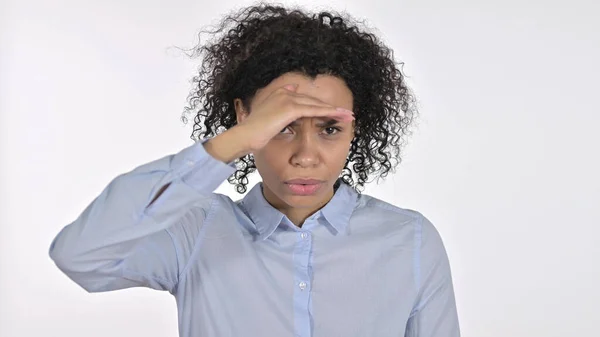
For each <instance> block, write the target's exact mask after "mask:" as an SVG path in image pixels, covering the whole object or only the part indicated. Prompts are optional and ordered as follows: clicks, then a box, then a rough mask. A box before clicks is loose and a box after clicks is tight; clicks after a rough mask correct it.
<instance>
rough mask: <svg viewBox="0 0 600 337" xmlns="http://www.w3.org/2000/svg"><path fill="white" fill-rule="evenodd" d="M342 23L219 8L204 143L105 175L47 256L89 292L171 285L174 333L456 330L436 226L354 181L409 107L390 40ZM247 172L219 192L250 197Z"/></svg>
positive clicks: (269, 10)
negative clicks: (252, 180)
mask: <svg viewBox="0 0 600 337" xmlns="http://www.w3.org/2000/svg"><path fill="white" fill-rule="evenodd" d="M351 22H352V21H351V19H350V18H349V17H347V16H345V17H342V16H339V15H334V14H331V13H327V12H322V13H319V14H314V15H311V14H307V13H305V12H303V11H301V10H288V9H286V8H283V7H278V6H271V5H265V4H260V5H259V6H252V7H249V8H245V9H243V10H241V11H239V12H238V13H236V14H232V15H231V16H229V17H226V18H225V20H223V21H222V22H221V26H220V29H219V30H218V31H216V32H215V33H217V32H219V31H222V30H225V31H226V34H224V35H223V36H221V37H220V39H218V40H216V42H214V43H213V44H211V45H207V46H203V47H201V48H200V49H198V51H199V52H200V53H203V54H205V55H204V56H205V57H204V61H203V66H202V67H201V70H200V74H199V76H197V77H195V78H194V83H195V84H196V87H195V88H194V90H193V91H192V93H191V95H190V97H189V106H188V107H186V112H185V113H184V115H185V114H189V113H191V112H193V113H195V119H194V120H195V124H194V133H193V135H192V137H193V138H194V139H195V140H197V141H196V142H195V143H194V144H193V145H191V146H189V147H187V148H184V149H182V150H181V151H180V152H178V153H176V154H173V155H168V156H165V157H163V158H160V159H157V160H155V161H152V162H150V163H146V164H144V165H141V166H139V167H137V168H135V169H133V170H132V171H130V172H127V173H124V174H121V175H119V176H117V177H116V178H114V179H113V180H112V181H111V182H110V184H109V185H108V186H107V187H106V188H105V189H104V190H103V191H102V193H101V194H100V195H99V196H98V197H97V198H96V199H95V200H93V202H92V203H91V204H90V205H89V206H88V207H87V208H86V209H85V210H84V211H83V213H82V214H81V215H80V216H79V217H78V218H77V219H76V220H75V221H74V222H73V223H71V224H69V225H68V226H66V227H65V228H64V229H63V230H62V231H61V232H60V233H59V234H58V235H57V237H56V238H55V239H54V241H53V242H52V245H51V247H50V256H51V257H52V259H53V260H54V261H55V262H56V264H57V266H58V267H59V268H60V269H61V270H62V271H63V272H64V273H66V274H67V275H68V276H69V277H70V278H71V279H72V280H73V281H75V282H77V283H78V284H79V285H80V286H82V287H83V288H85V289H86V290H87V291H90V292H101V291H110V290H116V289H123V288H128V287H139V286H143V287H150V288H154V289H159V290H167V291H169V292H170V293H171V294H173V295H174V296H175V298H176V301H177V309H178V313H179V334H180V336H186V337H192V336H193V337H199V336H276V337H283V336H290V337H300V336H302V337H309V336H315V337H325V336H327V337H331V336H346V337H347V336H357V337H359V336H360V337H365V336H376V337H388V336H389V337H392V336H394V337H398V336H419V337H434V336H435V337H446V336H448V337H450V336H459V334H460V333H459V325H458V318H457V312H456V306H455V299H454V291H453V286H452V278H451V273H450V267H449V263H448V258H447V255H446V251H445V249H444V246H443V243H442V240H441V238H440V236H439V234H438V232H437V230H436V229H435V227H434V226H433V225H432V224H431V222H429V221H428V220H427V219H426V218H425V217H424V216H423V215H421V214H420V213H418V212H416V211H412V210H408V209H403V208H400V207H397V206H393V205H391V204H388V203H386V202H384V201H382V200H379V199H377V198H375V197H372V196H368V195H365V194H361V193H360V189H361V188H362V187H363V185H364V184H365V183H366V182H367V180H368V179H369V178H370V177H373V176H378V177H384V176H385V175H386V174H387V173H388V172H389V171H390V170H393V169H394V167H395V166H396V165H397V163H398V162H399V156H398V154H399V148H400V146H401V145H402V143H403V140H404V138H403V137H404V136H405V135H407V134H408V127H409V126H410V124H411V122H412V120H413V117H414V115H415V113H416V111H415V108H414V104H413V101H414V100H413V96H412V94H411V93H410V90H409V89H408V88H407V86H406V83H405V80H404V77H403V75H402V74H401V71H400V70H399V69H398V68H397V67H396V63H395V62H394V60H393V57H392V53H391V51H390V50H389V49H388V48H386V47H385V46H383V45H382V44H381V43H380V42H379V40H378V39H377V38H376V37H375V36H374V35H372V34H369V33H365V32H362V31H361V30H359V29H358V28H357V26H355V25H351ZM230 24H233V27H230V26H228V25H230ZM184 117H185V116H184ZM198 133H202V135H199V136H198V137H195V136H197V135H198ZM254 169H258V172H259V174H260V176H261V177H262V182H260V183H258V184H257V185H255V186H254V187H253V188H252V189H251V190H250V191H249V193H248V194H247V195H246V196H245V197H244V198H243V199H241V200H238V201H233V200H231V199H230V198H229V197H227V196H224V195H221V194H217V193H213V191H214V190H215V189H216V188H217V187H218V186H219V185H220V184H221V183H222V182H223V181H224V180H225V179H227V178H229V182H231V183H234V184H235V185H236V187H237V189H238V192H240V193H244V192H245V191H246V185H247V175H248V174H249V173H251V172H252V171H253V170H254Z"/></svg>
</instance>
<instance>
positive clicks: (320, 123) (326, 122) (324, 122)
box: [290, 118, 340, 128]
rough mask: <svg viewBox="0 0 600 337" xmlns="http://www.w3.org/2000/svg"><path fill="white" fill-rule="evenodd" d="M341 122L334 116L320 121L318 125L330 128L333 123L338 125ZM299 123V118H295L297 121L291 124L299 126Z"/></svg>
mask: <svg viewBox="0 0 600 337" xmlns="http://www.w3.org/2000/svg"><path fill="white" fill-rule="evenodd" d="M339 122H340V121H338V120H336V119H333V118H332V119H328V120H326V121H322V122H318V123H317V124H316V125H317V126H318V127H324V128H328V127H330V126H333V125H336V124H338V123H339ZM298 124H299V123H298V120H295V121H293V122H291V123H290V126H297V125H298Z"/></svg>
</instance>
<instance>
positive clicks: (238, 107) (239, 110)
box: [233, 98, 248, 124]
mask: <svg viewBox="0 0 600 337" xmlns="http://www.w3.org/2000/svg"><path fill="white" fill-rule="evenodd" d="M233 104H234V106H235V116H236V119H237V123H238V124H240V123H242V122H243V121H244V119H245V118H246V117H248V111H246V109H245V108H244V103H243V102H242V100H241V99H239V98H236V99H234V100H233Z"/></svg>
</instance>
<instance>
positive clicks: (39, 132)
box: [0, 0, 600, 337]
mask: <svg viewBox="0 0 600 337" xmlns="http://www.w3.org/2000/svg"><path fill="white" fill-rule="evenodd" d="M249 3H250V2H247V1H229V0H223V1H191V0H177V1H173V0H169V1H167V0H144V1H141V0H121V1H116V0H113V1H94V2H90V1H74V0H73V1H65V0H63V1H45V2H44V1H16V0H13V1H9V2H8V3H7V2H6V1H3V2H1V8H0V39H1V41H0V112H1V120H0V146H1V147H0V150H1V156H2V157H1V160H2V161H1V167H0V169H1V171H0V173H1V175H0V178H1V180H0V186H1V188H2V190H1V192H2V193H1V194H0V198H1V200H0V201H1V202H0V205H1V208H2V209H1V211H0V224H1V234H0V262H1V269H0V276H1V277H0V336H2V337H4V336H7V337H9V336H10V337H12V336H86V337H92V336H157V337H158V336H161V337H162V336H176V335H177V315H176V307H175V302H174V299H173V298H172V297H171V295H169V294H168V293H166V292H165V293H162V292H158V291H153V290H149V289H128V290H122V291H116V292H112V293H100V294H88V293H86V292H85V291H84V290H82V289H81V288H79V287H78V286H76V285H75V284H74V283H73V282H71V281H70V280H69V279H67V277H66V276H64V275H63V274H62V273H61V272H60V271H59V270H58V269H57V268H56V267H55V266H54V265H53V263H52V261H51V260H50V259H49V257H48V255H47V251H48V247H49V245H50V242H51V240H52V238H53V237H54V236H55V235H56V234H57V233H58V231H59V230H60V229H61V228H62V227H63V226H65V225H66V224H68V223H70V222H71V221H73V220H74V219H75V218H76V217H77V216H78V215H79V213H80V212H81V211H83V209H84V207H85V206H87V205H88V204H89V203H90V202H91V201H92V200H93V198H94V197H95V196H97V195H98V194H99V193H100V192H101V190H102V189H103V188H104V187H105V186H106V185H107V184H108V182H109V181H110V180H111V179H112V178H114V177H115V176H117V175H118V174H120V173H123V172H126V171H129V170H131V169H133V168H134V167H136V166H137V165H139V164H142V163H145V162H148V161H151V160H154V159H157V158H159V157H162V156H164V155H166V154H170V153H175V152H177V151H179V149H181V148H183V147H185V146H188V145H191V140H190V138H189V136H190V132H191V124H187V125H184V124H183V123H182V122H181V121H180V120H179V117H180V114H181V112H182V108H183V106H184V105H185V98H186V96H187V94H188V92H189V89H190V83H189V80H190V79H191V77H192V76H193V75H194V73H195V71H196V67H197V66H198V65H199V62H200V60H198V59H195V60H191V59H189V58H187V56H185V55H184V54H182V53H181V52H180V51H178V50H177V49H176V48H174V47H173V46H177V47H182V48H189V47H192V46H193V45H195V44H196V43H197V42H198V39H197V33H198V32H199V30H200V29H201V28H202V27H205V26H206V25H208V24H211V23H216V22H217V21H216V20H218V19H219V18H220V17H221V16H222V15H223V14H224V13H226V12H228V11H230V10H232V9H235V8H237V7H239V6H241V5H244V4H249ZM286 3H289V2H286ZM302 4H309V6H308V7H309V8H315V7H314V6H310V3H308V2H303V3H302ZM331 6H332V8H334V9H346V10H348V11H349V13H350V14H352V15H355V16H357V17H359V18H365V19H367V20H368V21H367V22H368V24H369V25H371V26H372V27H375V28H377V31H376V33H377V34H378V35H379V36H381V37H382V39H383V40H384V41H385V42H386V43H387V44H389V45H390V47H392V48H393V49H394V50H395V54H394V55H395V57H396V58H397V60H398V61H404V62H405V63H406V66H405V67H404V70H405V72H406V73H407V74H408V75H409V76H410V83H411V84H412V86H413V88H414V90H415V92H416V94H417V96H418V98H419V101H420V109H421V119H420V122H419V127H418V129H416V130H415V133H414V135H413V137H412V138H411V141H410V143H409V144H408V147H407V148H406V151H405V157H404V161H403V163H402V165H401V166H400V167H399V168H398V171H397V173H396V174H395V175H393V176H391V177H390V178H389V179H388V180H387V181H386V183H385V184H383V185H379V186H378V185H376V184H373V185H371V186H369V187H368V188H367V190H366V191H365V193H368V194H371V195H374V196H376V197H378V198H381V199H384V200H386V201H389V202H392V203H394V204H396V205H398V206H401V207H405V208H411V209H415V210H418V211H420V212H422V213H423V214H425V215H426V216H427V217H428V218H429V219H430V220H431V221H432V222H433V223H434V224H435V225H436V227H437V228H438V230H439V231H440V233H441V234H442V237H443V239H444V242H445V245H446V248H447V251H448V254H449V256H450V260H451V265H452V271H453V277H454V283H455V291H456V298H457V305H458V310H459V316H460V323H461V328H462V334H463V336H466V337H475V336H491V337H496V336H497V337H506V336H511V337H526V336H527V337H530V336H548V337H550V336H556V337H558V336H561V337H562V336H600V329H599V328H598V326H597V325H598V318H599V317H600V304H599V303H600V287H599V285H600V262H599V257H600V248H599V247H600V239H598V236H600V229H599V226H600V215H599V211H600V207H599V206H600V178H599V177H598V174H599V173H600V159H599V154H600V150H599V145H600V136H599V134H598V130H599V125H600V117H599V115H600V104H599V103H598V98H599V95H598V93H597V91H598V89H600V86H599V85H598V80H599V78H600V74H599V69H600V66H599V65H598V63H599V62H600V38H599V31H600V23H599V22H600V20H599V19H598V18H599V17H600V11H599V8H600V5H598V4H597V3H595V2H594V1H588V2H587V3H584V2H582V1H543V2H542V1H514V0H493V1H474V0H473V1H460V0H458V1H452V2H450V1H441V0H438V1H434V0H419V1H391V0H390V1H373V0H371V1H362V0H354V1H333V2H331ZM321 8H323V7H321ZM255 181H256V180H254V181H253V182H255ZM218 191H219V192H222V193H227V194H229V195H230V196H232V197H233V198H234V199H237V198H239V196H237V195H236V194H235V193H234V190H233V188H232V187H230V186H229V185H227V183H225V184H224V185H223V186H222V187H221V188H220V189H219V190H218Z"/></svg>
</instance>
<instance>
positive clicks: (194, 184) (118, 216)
mask: <svg viewBox="0 0 600 337" xmlns="http://www.w3.org/2000/svg"><path fill="white" fill-rule="evenodd" d="M205 141H206V140H204V141H199V142H196V143H194V144H193V145H191V146H188V147H186V148H184V149H182V150H181V151H180V152H178V153H176V154H172V155H168V156H165V157H163V158H160V159H157V160H154V161H152V162H149V163H146V164H143V165H141V166H138V167H136V168H134V169H133V170H132V171H130V172H127V173H124V174H121V175H119V176H117V177H115V178H114V179H113V180H112V181H111V182H110V183H109V184H108V186H106V187H105V188H104V190H103V191H102V192H101V193H100V195H99V196H97V197H96V198H95V199H94V200H93V201H92V202H91V203H90V204H89V205H88V206H87V207H86V208H85V210H84V211H83V212H82V213H81V214H80V215H79V216H78V217H77V218H76V219H75V221H73V222H72V223H70V224H68V225H67V226H65V227H64V228H63V229H62V230H61V231H60V232H59V233H58V234H57V236H56V237H55V238H54V239H53V240H52V243H51V245H50V249H49V255H50V258H51V259H52V260H53V261H54V262H55V264H56V265H57V267H58V268H59V269H60V270H61V271H62V272H64V273H65V274H66V275H67V276H68V277H69V278H70V279H71V280H73V281H74V282H75V283H77V284H79V285H80V286H81V287H83V288H84V289H85V290H87V291H88V292H101V291H111V290H117V289H123V288H130V287H149V288H153V289H157V290H168V291H170V292H172V291H173V289H174V287H175V286H176V285H177V283H178V279H179V276H180V272H181V270H183V268H184V266H183V264H184V263H186V260H187V258H188V257H189V255H191V251H192V250H193V246H194V245H195V241H196V235H197V233H198V232H199V228H200V227H201V226H202V224H203V222H204V220H205V218H206V216H207V214H209V212H210V207H211V203H212V202H213V200H214V198H213V196H214V194H213V191H214V190H215V189H216V188H217V187H219V185H220V184H221V183H222V182H223V181H224V180H225V179H226V178H227V177H229V176H230V175H231V174H232V173H233V172H235V166H234V165H233V163H229V164H226V163H224V162H221V161H219V160H217V159H215V158H214V157H212V156H210V155H209V154H208V153H207V152H206V151H205V150H204V142H205ZM165 187H166V189H164V188H165ZM161 189H164V191H163V193H162V194H160V196H159V197H158V198H156V199H155V196H156V195H158V193H157V192H158V191H159V190H161ZM151 201H153V202H151ZM192 210H193V211H192ZM174 233H175V234H174Z"/></svg>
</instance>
